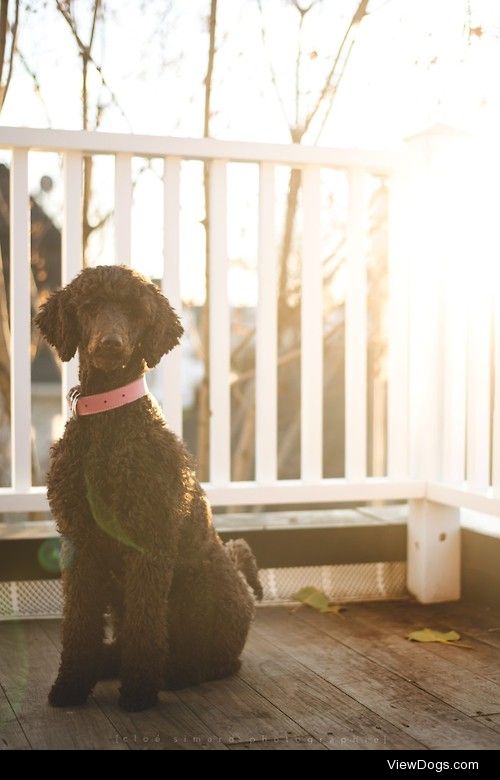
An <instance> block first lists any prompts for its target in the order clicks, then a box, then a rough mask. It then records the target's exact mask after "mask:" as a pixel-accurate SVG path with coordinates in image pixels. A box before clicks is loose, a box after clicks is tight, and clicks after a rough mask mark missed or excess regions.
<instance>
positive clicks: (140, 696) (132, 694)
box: [118, 688, 158, 712]
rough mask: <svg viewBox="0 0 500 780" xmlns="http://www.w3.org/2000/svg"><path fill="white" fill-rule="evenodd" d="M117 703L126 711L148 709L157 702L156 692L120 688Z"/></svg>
mask: <svg viewBox="0 0 500 780" xmlns="http://www.w3.org/2000/svg"><path fill="white" fill-rule="evenodd" d="M118 704H119V705H120V707H121V708H122V710H127V712H141V711H142V710H149V709H150V708H151V707H154V706H155V705H156V704H158V694H157V693H156V691H143V690H139V691H137V690H132V689H127V688H122V689H121V690H120V698H119V699H118Z"/></svg>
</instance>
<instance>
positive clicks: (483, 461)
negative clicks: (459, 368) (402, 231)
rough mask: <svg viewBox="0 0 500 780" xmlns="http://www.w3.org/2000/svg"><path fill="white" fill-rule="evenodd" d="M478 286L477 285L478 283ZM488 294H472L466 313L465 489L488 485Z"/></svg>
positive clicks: (489, 311) (481, 487) (483, 488)
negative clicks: (467, 321) (466, 486)
mask: <svg viewBox="0 0 500 780" xmlns="http://www.w3.org/2000/svg"><path fill="white" fill-rule="evenodd" d="M478 286H479V283H478ZM488 298H489V295H488V292H487V291H486V290H484V289H482V290H477V291H476V292H474V291H473V292H472V295H471V298H470V301H469V302H470V312H469V343H468V360H467V362H468V381H467V390H468V393H467V485H468V487H469V488H472V489H474V490H480V491H483V490H486V489H487V487H488V485H489V482H490V474H489V468H490V358H491V354H490V344H491V338H490V324H491V319H490V315H491V308H490V302H489V300H488Z"/></svg>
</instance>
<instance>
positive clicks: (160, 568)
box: [119, 552, 172, 712]
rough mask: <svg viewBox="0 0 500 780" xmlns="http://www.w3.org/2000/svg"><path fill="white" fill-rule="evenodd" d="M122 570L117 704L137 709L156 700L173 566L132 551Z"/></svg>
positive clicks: (161, 677)
mask: <svg viewBox="0 0 500 780" xmlns="http://www.w3.org/2000/svg"><path fill="white" fill-rule="evenodd" d="M125 570H126V574H125V599H124V613H123V622H122V625H121V629H120V634H121V640H122V644H121V673H120V679H121V683H122V685H121V689H120V700H119V704H120V706H121V707H123V708H124V709H126V710H129V711H131V712H137V711H140V710H145V709H148V708H149V707H152V706H154V705H155V704H156V702H157V700H158V692H159V690H160V689H161V687H162V684H163V680H164V677H165V668H166V662H167V601H168V594H169V590H170V585H171V582H172V566H171V565H169V562H168V560H163V561H161V562H158V561H157V560H153V559H152V558H151V556H149V555H148V554H147V553H141V552H134V553H130V554H129V556H128V559H127V564H126V567H125Z"/></svg>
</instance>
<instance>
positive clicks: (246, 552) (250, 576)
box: [224, 539, 264, 601]
mask: <svg viewBox="0 0 500 780" xmlns="http://www.w3.org/2000/svg"><path fill="white" fill-rule="evenodd" d="M224 549H225V550H226V552H227V554H228V555H229V557H230V559H231V560H232V562H233V564H234V566H235V568H236V569H237V570H238V571H240V572H241V573H242V574H243V576H244V578H245V579H246V581H247V582H248V584H249V585H250V587H251V588H252V590H253V592H254V593H255V597H256V598H257V599H258V601H261V600H262V596H263V595H264V592H263V590H262V585H261V584H260V580H259V569H258V567H257V561H256V560H255V556H254V554H253V552H252V550H251V548H250V546H249V545H248V544H247V542H245V540H244V539H230V540H229V542H226V544H225V545H224Z"/></svg>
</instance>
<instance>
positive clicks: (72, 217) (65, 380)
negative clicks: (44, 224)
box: [61, 152, 83, 418]
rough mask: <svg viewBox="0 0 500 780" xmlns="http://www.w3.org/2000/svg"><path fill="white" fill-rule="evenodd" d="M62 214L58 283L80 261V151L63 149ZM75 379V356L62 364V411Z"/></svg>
mask: <svg viewBox="0 0 500 780" xmlns="http://www.w3.org/2000/svg"><path fill="white" fill-rule="evenodd" d="M63 178H64V216H63V229H62V238H61V285H62V286H63V287H64V285H66V284H68V282H70V281H71V280H72V279H73V278H74V277H75V276H76V274H77V273H78V272H79V271H80V269H81V267H82V261H83V241H82V155H81V153H80V152H65V154H64V158H63ZM77 383H78V359H77V358H76V357H74V358H73V359H72V360H70V361H69V363H63V364H62V414H63V418H65V417H67V416H68V414H69V409H68V403H67V400H66V396H67V394H68V390H70V388H71V387H73V386H74V385H76V384H77Z"/></svg>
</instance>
